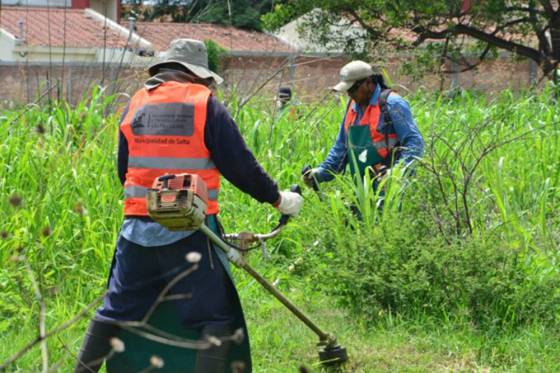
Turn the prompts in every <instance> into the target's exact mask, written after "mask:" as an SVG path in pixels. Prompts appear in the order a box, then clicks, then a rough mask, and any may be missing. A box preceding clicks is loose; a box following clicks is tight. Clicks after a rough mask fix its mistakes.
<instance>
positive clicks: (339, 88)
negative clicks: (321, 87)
mask: <svg viewBox="0 0 560 373" xmlns="http://www.w3.org/2000/svg"><path fill="white" fill-rule="evenodd" d="M354 83H355V81H342V82H340V83H338V84H337V85H335V86H334V87H332V88H331V89H332V90H333V91H336V92H347V91H348V90H349V89H350V87H352V85H354Z"/></svg>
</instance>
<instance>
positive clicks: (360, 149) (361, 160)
mask: <svg viewBox="0 0 560 373" xmlns="http://www.w3.org/2000/svg"><path fill="white" fill-rule="evenodd" d="M348 163H349V164H350V172H351V173H352V175H356V174H359V175H360V178H361V179H363V177H364V175H365V172H366V170H367V168H368V167H369V166H373V165H376V164H378V163H382V164H385V160H384V159H383V158H381V156H380V155H379V153H378V152H377V149H376V148H375V146H374V145H373V142H372V140H371V133H370V130H369V125H367V124H365V125H351V126H348Z"/></svg>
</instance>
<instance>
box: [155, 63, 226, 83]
mask: <svg viewBox="0 0 560 373" xmlns="http://www.w3.org/2000/svg"><path fill="white" fill-rule="evenodd" d="M171 63H178V64H179V65H181V66H184V67H186V68H187V69H189V70H190V71H191V72H192V73H193V74H194V75H196V76H198V77H199V78H202V79H208V78H212V79H213V80H214V82H216V84H222V83H223V81H224V79H222V77H221V76H219V75H218V74H216V73H215V72H213V71H211V70H209V69H207V68H206V67H204V66H200V65H195V64H192V63H187V62H182V61H177V60H166V61H163V62H158V63H155V64H153V65H151V66H150V67H149V68H148V73H149V74H150V76H154V75H156V74H157V72H158V70H159V69H160V68H161V67H164V66H165V65H168V64H171Z"/></svg>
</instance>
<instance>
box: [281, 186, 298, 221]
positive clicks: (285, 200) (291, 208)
mask: <svg viewBox="0 0 560 373" xmlns="http://www.w3.org/2000/svg"><path fill="white" fill-rule="evenodd" d="M302 205H303V197H302V196H301V195H300V194H298V193H294V192H290V191H288V190H285V191H283V192H280V203H279V204H278V206H276V208H277V209H278V211H280V213H281V214H282V215H289V216H296V215H297V214H299V210H301V206H302Z"/></svg>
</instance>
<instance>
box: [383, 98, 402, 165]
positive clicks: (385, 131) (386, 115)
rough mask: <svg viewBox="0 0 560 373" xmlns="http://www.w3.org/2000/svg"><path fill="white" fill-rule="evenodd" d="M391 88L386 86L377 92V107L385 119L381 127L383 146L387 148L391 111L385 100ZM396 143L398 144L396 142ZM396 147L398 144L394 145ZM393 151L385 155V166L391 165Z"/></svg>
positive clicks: (391, 126)
mask: <svg viewBox="0 0 560 373" xmlns="http://www.w3.org/2000/svg"><path fill="white" fill-rule="evenodd" d="M391 92H392V91H391V89H389V88H387V89H384V90H382V91H381V93H380V94H379V109H380V110H381V114H382V115H383V119H384V121H385V128H384V129H383V134H384V135H385V147H386V148H387V149H389V129H390V128H393V119H392V118H391V113H389V105H388V104H387V100H388V99H389V95H390V94H391ZM393 131H394V129H393ZM397 145H398V144H397ZM395 147H398V146H395ZM393 158H394V152H393V151H392V150H391V155H390V156H389V157H387V160H386V166H388V167H391V166H392V165H393V164H392V163H393Z"/></svg>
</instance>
